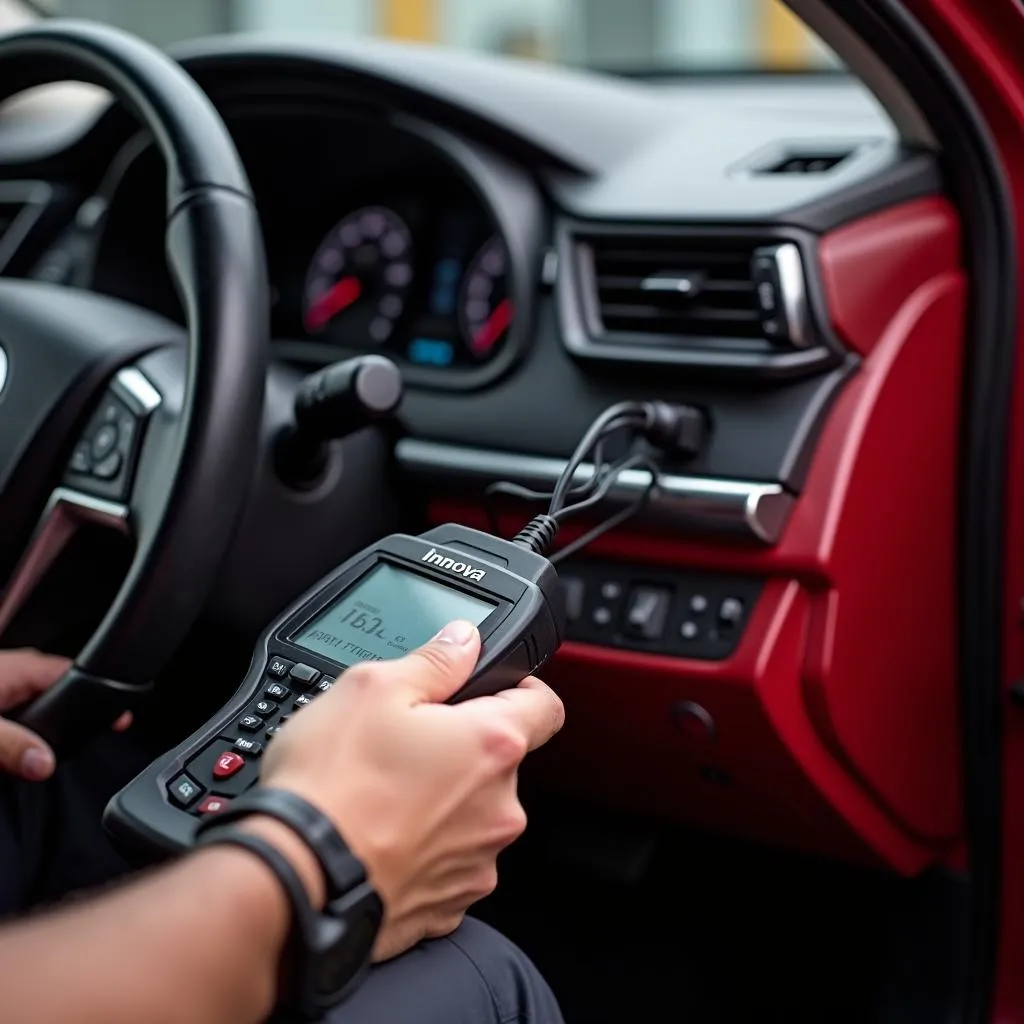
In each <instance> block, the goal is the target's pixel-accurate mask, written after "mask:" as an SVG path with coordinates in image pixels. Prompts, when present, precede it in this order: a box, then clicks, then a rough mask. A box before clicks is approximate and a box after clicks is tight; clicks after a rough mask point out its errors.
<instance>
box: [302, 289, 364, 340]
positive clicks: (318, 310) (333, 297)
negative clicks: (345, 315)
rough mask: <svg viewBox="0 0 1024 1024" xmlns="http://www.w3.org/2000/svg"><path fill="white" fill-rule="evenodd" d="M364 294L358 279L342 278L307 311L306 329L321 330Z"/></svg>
mask: <svg viewBox="0 0 1024 1024" xmlns="http://www.w3.org/2000/svg"><path fill="white" fill-rule="evenodd" d="M362 293H363V282H362V281H360V280H359V278H358V277H343V278H341V280H340V281H337V282H336V283H335V284H334V285H333V287H331V288H329V289H328V290H327V291H325V292H324V293H323V295H321V296H320V298H319V299H317V300H316V302H314V303H312V304H311V305H310V307H309V309H307V310H306V328H307V329H308V330H310V331H318V330H320V328H321V327H323V326H324V324H326V323H327V321H328V320H330V319H331V317H332V316H337V315H338V313H340V312H341V311H342V310H343V309H346V308H347V307H348V306H351V305H352V303H353V302H355V301H356V299H358V298H359V296H360V295H362Z"/></svg>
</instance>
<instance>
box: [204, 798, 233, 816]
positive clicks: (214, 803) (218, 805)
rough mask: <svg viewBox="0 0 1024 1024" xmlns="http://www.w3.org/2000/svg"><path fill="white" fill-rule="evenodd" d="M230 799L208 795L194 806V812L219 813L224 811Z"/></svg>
mask: <svg viewBox="0 0 1024 1024" xmlns="http://www.w3.org/2000/svg"><path fill="white" fill-rule="evenodd" d="M230 804H231V801H230V800H229V799H228V798H227V797H226V796H214V795H210V796H208V797H206V798H205V799H204V800H203V802H202V803H201V804H200V805H199V806H198V807H197V808H196V814H207V815H208V814H220V813H221V811H226V810H227V809H228V806H229V805H230Z"/></svg>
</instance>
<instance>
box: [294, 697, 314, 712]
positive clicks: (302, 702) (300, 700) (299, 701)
mask: <svg viewBox="0 0 1024 1024" xmlns="http://www.w3.org/2000/svg"><path fill="white" fill-rule="evenodd" d="M312 703H313V698H312V697H310V695H309V694H308V693H300V694H299V695H298V697H296V698H295V703H294V704H293V705H292V707H294V708H295V710H296V711H298V710H299V708H304V707H305V706H306V705H307V704H312Z"/></svg>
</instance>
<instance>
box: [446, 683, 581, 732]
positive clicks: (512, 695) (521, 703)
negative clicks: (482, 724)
mask: <svg viewBox="0 0 1024 1024" xmlns="http://www.w3.org/2000/svg"><path fill="white" fill-rule="evenodd" d="M474 704H476V705H478V707H479V710H480V712H481V713H483V714H498V715H501V716H502V717H504V718H506V719H509V720H511V722H512V723H513V724H514V725H515V727H516V729H517V730H519V731H520V732H521V733H522V735H523V736H524V737H525V739H526V749H527V750H536V749H537V748H538V747H542V746H544V744H545V743H547V742H548V740H550V739H551V738H552V737H553V736H554V735H555V734H556V733H557V732H558V731H559V730H560V729H561V728H562V726H563V725H564V724H565V707H564V705H563V704H562V701H561V698H560V697H559V696H558V695H557V694H556V693H555V691H554V690H552V689H551V687H550V686H548V685H547V683H543V682H541V681H540V680H539V679H537V678H536V676H528V677H527V678H526V679H524V680H523V681H522V682H521V683H520V684H519V685H518V686H517V687H515V688H514V689H511V690H502V691H501V692H500V693H496V694H494V696H493V697H481V698H479V699H478V700H475V701H474V700H470V701H466V703H465V704H463V705H461V706H462V707H464V708H469V707H470V706H471V705H474Z"/></svg>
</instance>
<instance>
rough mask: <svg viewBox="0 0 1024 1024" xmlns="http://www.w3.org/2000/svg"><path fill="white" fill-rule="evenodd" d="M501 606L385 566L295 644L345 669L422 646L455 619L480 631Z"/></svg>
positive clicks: (303, 631) (295, 639)
mask: <svg viewBox="0 0 1024 1024" xmlns="http://www.w3.org/2000/svg"><path fill="white" fill-rule="evenodd" d="M495 607H496V605H495V604H494V603H493V602H490V601H484V600H481V599H480V598H478V597H473V596H472V595H470V594H466V593H464V592H463V591H461V590H456V589H454V588H453V587H446V586H445V585H444V584H443V583H437V582H436V581H434V580H431V579H427V578H426V577H424V576H420V575H418V574H416V573H412V572H406V571H405V570H403V569H398V568H396V567H395V566H393V565H390V564H389V563H387V562H382V563H381V564H380V565H378V566H377V567H376V568H375V569H373V570H372V571H371V572H369V573H368V574H367V575H366V576H365V577H363V579H362V580H360V581H359V582H358V583H356V585H355V586H354V587H352V589H351V590H349V591H347V592H346V593H344V594H342V595H341V597H339V598H338V599H337V600H336V601H334V602H333V603H332V604H330V605H328V606H327V607H326V608H325V609H324V610H323V611H322V612H321V613H320V614H319V615H317V616H316V617H315V618H314V619H313V620H312V621H310V622H308V623H306V625H305V626H303V627H302V628H301V629H299V631H298V632H297V633H296V634H295V635H294V636H293V637H292V638H291V639H292V643H294V644H296V645H297V646H299V647H302V648H303V649H304V650H307V651H310V652H312V653H313V654H319V655H322V656H323V657H325V658H329V659H330V660H331V661H334V662H337V663H338V664H339V665H345V666H348V665H354V664H356V663H357V662H360V661H387V660H389V659H391V658H400V657H402V655H403V654H407V653H408V652H409V651H411V650H413V649H414V648H416V647H420V646H422V645H423V644H425V643H426V642H427V641H428V640H430V639H431V637H433V636H434V635H435V634H436V633H437V632H438V631H439V630H440V629H441V628H442V627H443V626H444V625H446V624H447V623H448V622H451V621H452V619H468V620H469V621H470V622H472V623H474V624H475V625H477V626H479V625H480V623H481V622H483V621H484V619H486V618H487V616H488V615H489V614H490V613H491V612H492V611H494V609H495Z"/></svg>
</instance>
